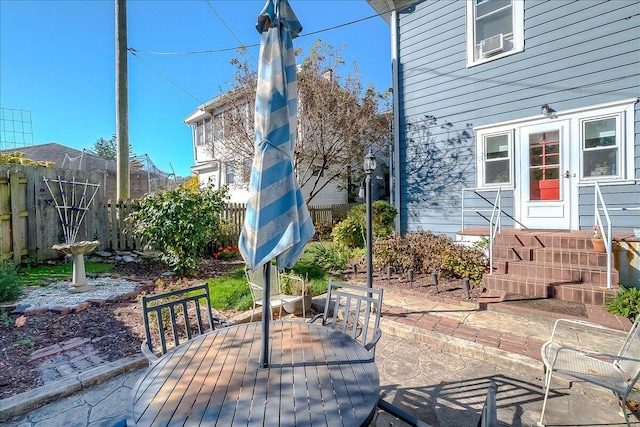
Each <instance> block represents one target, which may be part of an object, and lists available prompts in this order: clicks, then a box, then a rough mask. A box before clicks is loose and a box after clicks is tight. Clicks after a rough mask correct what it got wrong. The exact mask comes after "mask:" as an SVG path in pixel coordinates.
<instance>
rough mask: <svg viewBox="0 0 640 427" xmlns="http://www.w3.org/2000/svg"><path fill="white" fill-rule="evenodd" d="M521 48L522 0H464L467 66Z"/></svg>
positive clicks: (514, 51) (520, 49) (522, 25)
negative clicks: (465, 4) (465, 3)
mask: <svg viewBox="0 0 640 427" xmlns="http://www.w3.org/2000/svg"><path fill="white" fill-rule="evenodd" d="M523 48H524V3H523V0H467V66H472V65H476V64H481V63H483V62H487V61H491V60H493V59H496V58H501V57H503V56H507V55H511V54H513V53H516V52H521V51H522V50H523Z"/></svg>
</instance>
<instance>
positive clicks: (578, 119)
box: [474, 98, 638, 188]
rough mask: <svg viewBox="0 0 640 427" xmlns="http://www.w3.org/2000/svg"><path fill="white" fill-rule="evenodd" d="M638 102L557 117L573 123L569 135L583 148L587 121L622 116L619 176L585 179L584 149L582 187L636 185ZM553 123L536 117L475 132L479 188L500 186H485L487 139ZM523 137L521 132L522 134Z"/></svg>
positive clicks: (611, 104)
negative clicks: (584, 129)
mask: <svg viewBox="0 0 640 427" xmlns="http://www.w3.org/2000/svg"><path fill="white" fill-rule="evenodd" d="M637 102H638V98H632V99H625V100H621V101H616V102H609V103H606V104H598V105H590V106H587V107H583V108H576V109H572V110H567V111H558V112H556V115H557V117H558V119H562V120H567V121H569V134H570V135H573V136H572V137H571V138H572V141H571V142H572V143H574V142H576V141H575V139H577V143H579V144H580V145H582V137H583V130H582V124H583V123H584V121H586V120H589V121H590V120H597V119H598V118H604V117H611V116H619V121H620V124H619V125H620V128H621V132H620V145H619V156H620V161H619V167H620V171H619V174H618V175H617V176H600V177H584V178H583V175H584V167H583V165H582V161H583V156H582V148H581V149H580V170H579V171H577V172H578V173H579V174H577V176H578V177H579V181H578V186H592V185H593V183H594V182H595V181H598V183H599V184H601V185H616V184H629V183H634V182H635V181H636V178H635V175H634V174H635V154H636V153H635V139H634V138H635V134H634V132H635V129H634V118H635V104H636V103H637ZM549 120H555V119H549V118H546V117H541V116H539V115H538V116H532V117H527V118H522V119H518V120H510V121H507V122H501V123H495V124H491V125H482V126H478V127H475V128H474V133H475V144H476V186H477V187H478V188H495V187H498V186H503V187H504V186H506V185H497V184H485V182H484V172H485V171H484V137H485V136H490V135H494V134H500V133H505V132H509V131H510V132H516V131H519V129H520V128H522V127H528V126H533V125H538V124H543V123H547V122H548V121H549ZM518 134H519V132H518ZM515 139H516V138H515V133H514V136H513V137H512V138H511V142H510V144H511V145H510V147H509V148H510V150H511V151H510V162H511V164H510V165H509V170H510V174H511V184H510V185H512V186H513V185H515V184H516V183H514V181H513V178H514V172H515V162H516V161H517V159H515V158H514V152H515V151H514V148H515Z"/></svg>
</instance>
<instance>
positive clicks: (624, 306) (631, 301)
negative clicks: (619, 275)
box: [605, 285, 640, 322]
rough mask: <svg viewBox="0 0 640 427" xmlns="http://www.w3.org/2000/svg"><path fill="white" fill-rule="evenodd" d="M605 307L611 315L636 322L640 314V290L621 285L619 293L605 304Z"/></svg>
mask: <svg viewBox="0 0 640 427" xmlns="http://www.w3.org/2000/svg"><path fill="white" fill-rule="evenodd" d="M605 307H606V308H607V311H608V312H609V313H612V314H615V315H617V316H622V317H626V318H627V319H629V320H631V321H632V322H633V321H635V320H636V317H638V314H640V289H638V288H635V287H633V286H629V287H626V286H623V285H620V290H619V291H618V293H617V294H616V295H615V296H613V297H610V299H609V300H608V301H606V302H605Z"/></svg>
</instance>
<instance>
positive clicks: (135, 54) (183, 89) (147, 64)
mask: <svg viewBox="0 0 640 427" xmlns="http://www.w3.org/2000/svg"><path fill="white" fill-rule="evenodd" d="M128 50H129V52H131V54H132V55H133V56H135V57H136V58H138V59H139V60H140V61H142V62H143V63H144V64H145V65H146V66H147V67H149V68H151V69H152V70H153V71H155V72H156V73H158V74H160V75H161V76H162V77H163V78H164V79H165V80H167V81H168V82H169V83H171V84H172V85H174V86H175V87H177V88H178V89H180V90H181V91H182V92H184V93H186V94H187V95H189V96H190V97H191V98H193V99H195V100H196V101H197V102H198V104H204V102H202V101H200V100H199V99H198V98H196V97H195V96H194V95H192V94H190V93H189V92H187V90H186V89H185V88H183V87H182V86H180V85H179V84H178V83H176V82H174V81H173V80H171V79H170V78H169V77H167V76H166V75H164V74H163V73H162V72H160V70H158V69H157V68H155V67H154V66H153V65H151V64H149V63H148V62H147V61H145V60H144V59H142V58H141V57H140V55H138V54H137V53H136V51H135V50H134V49H131V48H129V49H128Z"/></svg>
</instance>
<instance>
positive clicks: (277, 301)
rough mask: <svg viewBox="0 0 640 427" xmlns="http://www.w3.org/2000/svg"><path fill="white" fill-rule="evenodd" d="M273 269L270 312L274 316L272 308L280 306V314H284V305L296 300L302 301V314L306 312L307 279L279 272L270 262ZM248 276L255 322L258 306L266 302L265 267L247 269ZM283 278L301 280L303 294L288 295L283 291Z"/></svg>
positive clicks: (300, 285) (300, 286)
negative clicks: (252, 269)
mask: <svg viewBox="0 0 640 427" xmlns="http://www.w3.org/2000/svg"><path fill="white" fill-rule="evenodd" d="M269 268H270V269H271V283H270V286H269V293H270V296H269V306H270V309H269V313H270V315H271V316H272V317H273V312H272V310H273V309H274V308H279V309H280V312H279V315H281V314H282V307H284V306H285V305H286V304H288V303H293V302H296V301H302V316H303V317H304V315H305V313H306V307H305V305H304V294H305V293H306V289H305V286H306V284H305V281H304V279H303V278H302V277H299V276H295V275H291V274H285V273H280V272H278V267H276V266H275V265H274V264H270V265H269ZM245 274H246V276H247V282H249V289H250V290H251V298H252V299H253V310H252V311H251V321H252V322H253V313H254V312H255V310H256V306H262V305H263V304H264V300H265V298H264V275H263V268H262V267H260V268H258V269H256V270H254V271H251V270H250V269H248V268H247V269H245ZM282 279H286V280H291V281H295V282H299V288H300V289H302V294H301V295H288V294H285V293H284V292H282Z"/></svg>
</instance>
